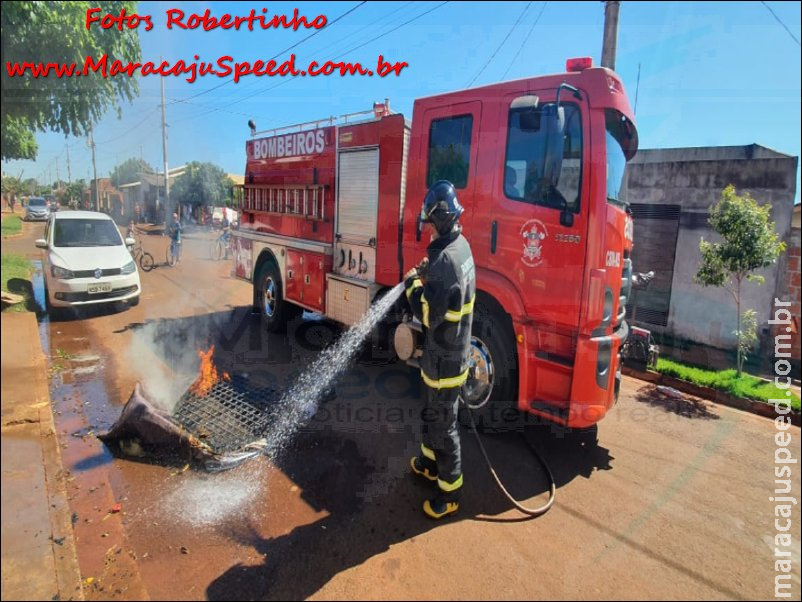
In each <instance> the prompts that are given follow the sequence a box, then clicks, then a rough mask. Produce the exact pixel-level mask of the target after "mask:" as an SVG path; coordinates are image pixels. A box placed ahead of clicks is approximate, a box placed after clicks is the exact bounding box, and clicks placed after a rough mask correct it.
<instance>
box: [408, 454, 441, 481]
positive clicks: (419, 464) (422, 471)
mask: <svg viewBox="0 0 802 602" xmlns="http://www.w3.org/2000/svg"><path fill="white" fill-rule="evenodd" d="M409 465H410V466H411V467H412V472H413V473H414V474H416V475H419V476H421V477H423V478H424V479H426V480H427V481H436V480H437V462H435V461H434V460H432V459H430V458H427V457H426V456H414V457H413V458H411V459H410V461H409Z"/></svg>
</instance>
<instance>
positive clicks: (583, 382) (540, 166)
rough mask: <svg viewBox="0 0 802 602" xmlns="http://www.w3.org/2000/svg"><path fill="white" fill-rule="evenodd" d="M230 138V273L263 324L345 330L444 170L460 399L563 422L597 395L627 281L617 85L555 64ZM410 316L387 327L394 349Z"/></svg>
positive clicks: (602, 406) (585, 415) (615, 373)
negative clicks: (460, 301) (462, 279)
mask: <svg viewBox="0 0 802 602" xmlns="http://www.w3.org/2000/svg"><path fill="white" fill-rule="evenodd" d="M368 113H370V114H369V115H365V114H355V115H346V116H343V117H341V118H338V119H327V120H323V121H314V122H310V123H304V124H299V125H296V126H292V127H288V128H284V129H281V130H273V131H269V132H255V131H254V132H252V138H251V139H250V140H249V141H247V142H246V151H247V164H246V169H245V184H244V185H243V187H242V190H241V197H240V209H241V211H242V214H241V220H240V227H239V230H238V231H237V232H235V233H234V236H233V248H234V268H233V270H234V273H235V274H236V276H238V277H240V278H244V279H247V280H249V281H251V282H252V283H253V287H254V306H255V307H258V308H259V310H260V311H261V313H262V316H263V322H264V324H265V325H266V327H267V328H268V329H269V330H279V329H281V328H282V327H284V326H285V324H286V322H287V320H288V319H290V318H292V317H293V316H296V315H298V313H299V312H300V311H301V309H302V308H303V309H307V310H312V311H315V312H320V313H322V314H324V315H325V316H326V317H328V318H330V319H332V320H335V321H337V322H340V323H342V324H346V325H350V324H353V323H355V322H356V321H357V320H358V319H359V318H360V317H361V316H362V315H363V314H364V312H365V311H366V310H367V308H368V307H369V306H370V304H371V302H372V301H373V300H374V298H376V296H377V295H380V294H382V292H383V291H386V290H388V289H389V288H391V287H393V286H395V285H396V284H398V282H399V281H400V280H401V279H402V276H403V274H404V273H405V272H406V270H407V269H409V267H410V266H412V265H415V264H416V263H417V262H418V261H419V260H420V259H421V258H422V257H423V256H424V255H425V248H426V245H427V244H428V240H421V228H420V224H419V223H418V216H419V212H420V207H421V201H422V199H423V197H424V195H425V194H426V191H427V189H428V187H429V186H430V185H431V184H432V183H433V182H435V181H437V180H441V179H445V180H450V181H451V182H452V183H453V184H454V186H455V187H456V189H457V192H458V195H459V200H460V203H462V205H463V206H464V207H465V213H464V214H463V216H462V219H461V220H460V221H461V224H462V226H463V233H464V235H465V237H466V238H467V239H468V241H469V242H470V244H471V248H472V250H473V254H474V259H475V263H476V274H477V294H476V302H475V310H474V311H475V314H474V327H473V328H474V332H473V335H474V336H473V345H472V349H471V358H472V359H471V370H470V372H469V375H470V376H469V379H468V382H467V383H466V384H465V386H464V388H463V391H462V395H463V398H465V399H466V400H467V401H468V402H469V403H471V405H473V406H481V405H483V404H486V407H494V408H497V409H498V408H502V407H504V406H506V405H508V404H511V405H512V407H514V408H516V409H518V410H520V411H523V412H528V413H531V414H535V415H536V416H538V417H540V418H545V419H548V420H550V421H553V422H556V423H558V424H561V425H563V426H568V427H577V428H582V427H588V426H592V425H594V424H595V423H597V422H598V421H599V420H600V419H601V418H602V417H603V416H604V415H605V413H606V412H607V411H608V410H609V409H610V407H611V406H612V405H613V404H614V403H615V400H616V398H617V394H618V388H619V384H620V357H619V350H620V347H621V344H622V342H623V340H624V339H625V338H626V336H627V324H626V321H625V320H624V317H625V308H626V301H627V298H628V296H629V293H630V275H631V262H630V258H629V255H630V251H631V248H632V220H631V217H630V213H629V211H628V205H627V203H626V201H625V197H624V193H625V191H624V185H625V179H624V168H625V166H626V162H627V161H628V160H629V159H631V158H632V157H633V156H634V154H635V152H636V151H637V143H638V141H637V132H636V129H635V125H634V122H633V115H632V110H631V109H630V105H629V102H628V100H627V97H626V95H625V93H624V89H623V86H622V84H621V80H620V79H619V78H618V76H616V75H615V74H614V73H613V72H612V71H610V70H608V69H604V68H596V67H593V66H592V64H591V61H590V59H570V60H569V61H568V62H567V68H566V72H565V73H560V74H557V75H547V76H542V77H532V78H527V79H520V80H516V81H510V82H503V83H499V84H494V85H488V86H483V87H479V88H473V89H469V90H461V91H457V92H451V93H447V94H438V95H436V96H430V97H427V98H421V99H419V100H416V101H415V103H414V109H413V117H412V122H411V123H410V122H409V121H407V120H405V119H404V117H403V115H400V114H393V113H391V111H390V109H389V103H388V102H387V101H385V103H384V104H381V103H377V104H375V105H374V110H373V111H371V112H368ZM419 330H420V326H419V324H417V323H416V322H414V321H411V320H410V319H406V320H404V321H403V322H402V323H401V324H400V325H399V326H398V328H397V329H396V332H395V338H394V341H395V349H396V351H397V354H398V356H399V357H400V358H401V359H402V360H406V361H408V362H415V359H416V355H418V354H419V349H418V348H417V347H418V337H417V336H416V335H417V331H419Z"/></svg>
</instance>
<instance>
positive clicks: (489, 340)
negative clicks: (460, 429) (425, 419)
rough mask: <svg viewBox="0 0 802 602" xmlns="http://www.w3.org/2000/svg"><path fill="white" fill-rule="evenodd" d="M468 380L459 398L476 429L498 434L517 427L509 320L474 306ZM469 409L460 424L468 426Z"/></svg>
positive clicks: (515, 377) (462, 413) (515, 373)
mask: <svg viewBox="0 0 802 602" xmlns="http://www.w3.org/2000/svg"><path fill="white" fill-rule="evenodd" d="M471 334H472V336H471V351H470V360H469V365H468V380H467V382H466V383H465V384H464V385H463V387H462V391H461V395H462V400H463V401H464V402H465V405H467V406H468V408H470V409H471V412H472V413H473V419H474V422H475V423H476V426H477V428H478V429H480V430H482V431H501V430H506V429H508V428H511V427H512V426H514V425H516V424H517V423H518V415H517V411H516V406H517V399H518V367H517V361H516V352H515V351H516V346H515V337H514V334H513V331H512V325H511V324H509V319H506V320H505V319H504V317H503V316H502V315H501V314H500V312H498V311H493V310H492V309H491V308H489V307H486V306H484V305H481V304H477V306H476V309H475V310H474V316H473V328H472V332H471ZM468 408H465V407H463V408H461V409H460V422H461V423H462V424H463V425H465V426H469V427H470V426H471V420H470V417H469V416H468V415H467V414H466V412H467V411H468Z"/></svg>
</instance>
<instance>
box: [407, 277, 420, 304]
mask: <svg viewBox="0 0 802 602" xmlns="http://www.w3.org/2000/svg"><path fill="white" fill-rule="evenodd" d="M419 286H423V283H422V282H421V280H420V278H415V279H414V280H413V281H412V282H411V283H410V284H409V286H408V287H407V300H409V298H410V297H411V296H412V293H413V292H414V291H415V289H416V288H418V287H419Z"/></svg>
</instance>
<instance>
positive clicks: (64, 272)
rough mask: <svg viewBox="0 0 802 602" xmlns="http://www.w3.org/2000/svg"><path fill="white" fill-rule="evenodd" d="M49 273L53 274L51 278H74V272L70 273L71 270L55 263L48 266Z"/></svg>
mask: <svg viewBox="0 0 802 602" xmlns="http://www.w3.org/2000/svg"><path fill="white" fill-rule="evenodd" d="M50 273H51V274H53V278H58V279H59V280H69V279H70V278H75V274H73V273H72V270H68V269H67V268H60V267H59V266H57V265H54V266H51V267H50Z"/></svg>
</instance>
